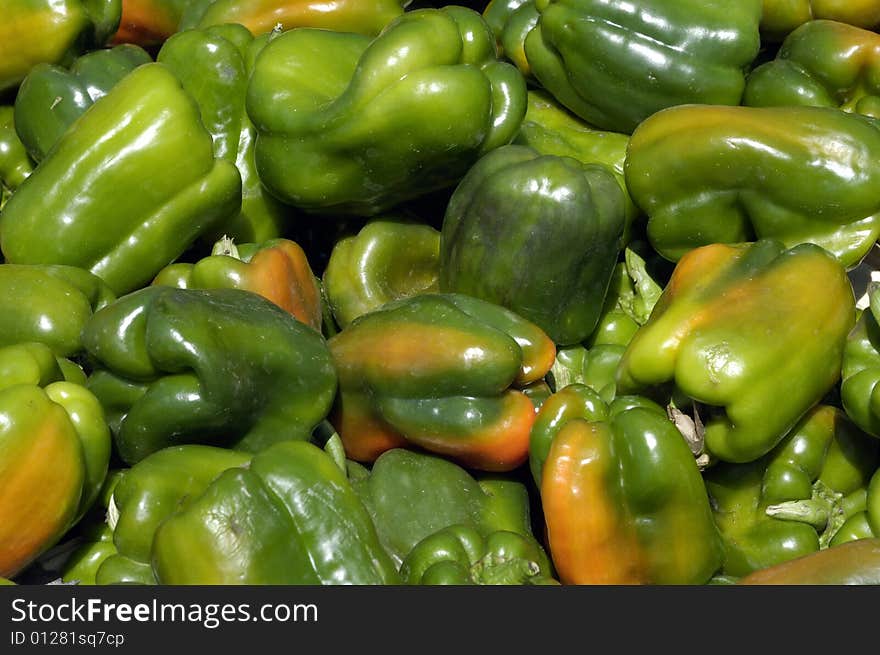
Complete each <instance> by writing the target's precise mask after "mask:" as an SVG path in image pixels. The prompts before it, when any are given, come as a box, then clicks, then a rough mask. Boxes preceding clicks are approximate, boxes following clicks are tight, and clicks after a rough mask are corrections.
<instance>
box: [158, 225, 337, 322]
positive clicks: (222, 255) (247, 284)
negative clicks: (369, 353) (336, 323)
mask: <svg viewBox="0 0 880 655" xmlns="http://www.w3.org/2000/svg"><path fill="white" fill-rule="evenodd" d="M152 284H154V285H165V286H171V287H176V288H178V289H244V290H245V291H251V292H253V293H257V294H259V295H261V296H263V297H264V298H266V299H268V300H271V301H272V302H273V303H275V304H276V305H278V306H279V307H280V308H281V309H283V310H284V311H286V312H288V313H289V314H291V315H292V316H294V317H295V318H296V319H297V320H299V321H301V322H303V323H305V324H306V325H309V326H311V327H313V328H314V329H315V330H319V331H320V329H321V321H322V306H321V290H320V289H319V286H318V280H317V278H316V277H315V274H314V273H313V272H312V267H311V266H310V265H309V260H308V257H307V256H306V253H305V251H304V250H303V249H302V247H300V245H299V244H298V243H296V242H295V241H291V240H290V239H270V240H268V241H265V242H263V243H243V244H241V245H236V244H235V243H234V242H233V241H232V239H229V238H226V237H224V238H223V239H220V240H219V241H218V242H217V243H215V244H214V247H213V249H212V250H211V254H210V255H208V256H207V257H202V258H201V259H199V260H198V261H197V262H195V263H193V264H190V263H186V262H178V263H174V264H169V265H168V266H166V267H165V268H163V269H162V270H161V271H159V273H158V274H157V275H156V277H155V278H154V279H153V282H152Z"/></svg>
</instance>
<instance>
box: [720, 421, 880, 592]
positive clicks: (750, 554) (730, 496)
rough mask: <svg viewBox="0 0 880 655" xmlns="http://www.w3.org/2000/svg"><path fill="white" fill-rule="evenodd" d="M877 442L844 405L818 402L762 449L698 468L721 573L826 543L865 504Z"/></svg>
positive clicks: (744, 571) (879, 451) (740, 571)
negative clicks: (747, 457)
mask: <svg viewBox="0 0 880 655" xmlns="http://www.w3.org/2000/svg"><path fill="white" fill-rule="evenodd" d="M878 455H880V442H878V441H877V440H876V439H872V438H871V437H870V436H868V435H866V434H865V433H864V432H862V431H861V430H859V429H858V428H857V427H856V426H855V425H854V424H853V423H852V422H851V421H850V420H849V419H848V418H847V417H846V415H845V414H844V413H843V411H842V410H840V409H838V408H835V407H832V406H830V405H818V406H816V407H815V408H813V409H812V410H810V411H809V412H808V413H807V414H806V415H805V416H804V418H803V419H801V421H800V422H799V423H798V424H797V425H796V426H795V427H794V429H793V430H792V431H791V432H790V433H789V434H788V435H787V436H786V437H785V439H783V441H782V442H780V444H779V445H778V446H776V448H774V449H773V450H772V451H771V452H770V453H768V454H767V455H765V456H764V457H762V458H760V459H758V460H755V461H754V462H748V463H745V464H724V463H719V464H717V465H715V466H712V467H710V468H709V469H708V470H706V471H705V472H704V474H703V475H704V478H705V480H706V487H707V489H708V491H709V496H710V498H711V499H712V506H713V511H714V514H715V522H716V524H717V525H718V528H719V530H720V531H721V534H722V536H723V537H724V542H725V561H724V567H723V570H722V571H723V573H725V574H728V575H733V576H744V575H748V574H749V573H751V572H752V571H756V570H759V569H763V568H767V567H770V566H774V565H776V564H779V563H781V562H784V561H787V560H790V559H794V558H796V557H800V556H802V555H806V554H809V553H812V552H814V551H817V550H819V549H820V548H827V547H828V546H829V545H830V544H831V543H832V539H833V538H834V537H835V535H836V534H837V532H838V531H839V530H840V528H841V526H842V525H844V522H845V521H846V520H847V519H849V518H850V517H851V516H853V515H855V514H856V513H858V512H861V511H864V510H865V496H866V489H867V486H868V482H869V480H870V478H871V474H872V473H873V472H874V470H875V469H876V468H877V466H878V463H880V457H878Z"/></svg>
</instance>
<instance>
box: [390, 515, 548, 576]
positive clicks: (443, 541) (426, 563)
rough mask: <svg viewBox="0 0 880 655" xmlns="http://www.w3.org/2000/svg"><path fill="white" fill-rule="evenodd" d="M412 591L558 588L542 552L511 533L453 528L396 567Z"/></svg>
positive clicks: (420, 546)
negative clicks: (417, 587)
mask: <svg viewBox="0 0 880 655" xmlns="http://www.w3.org/2000/svg"><path fill="white" fill-rule="evenodd" d="M400 576H401V578H402V580H403V582H404V583H405V584H410V585H544V584H551V585H552V584H557V582H556V580H554V579H553V577H552V574H551V572H550V570H549V566H548V564H547V560H546V554H544V553H543V552H542V551H541V549H540V546H539V545H538V544H537V542H535V541H534V540H529V539H526V538H525V537H523V536H522V535H519V534H517V533H515V532H506V531H502V530H499V531H497V532H492V533H490V534H489V535H487V536H485V537H484V536H483V535H481V534H480V533H479V531H477V530H476V529H474V528H472V527H470V526H466V525H452V526H450V527H448V528H444V529H443V530H440V531H439V532H435V533H434V534H432V535H430V536H428V537H425V538H424V539H422V540H421V541H420V542H419V543H418V544H416V546H415V548H413V549H412V550H411V551H410V552H409V554H408V555H407V556H406V559H405V560H404V561H403V564H402V565H401V567H400Z"/></svg>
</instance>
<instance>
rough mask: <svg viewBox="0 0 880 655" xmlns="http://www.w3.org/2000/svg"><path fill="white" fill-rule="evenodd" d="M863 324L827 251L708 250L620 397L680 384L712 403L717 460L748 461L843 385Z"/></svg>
mask: <svg viewBox="0 0 880 655" xmlns="http://www.w3.org/2000/svg"><path fill="white" fill-rule="evenodd" d="M854 322H855V299H854V297H853V289H852V286H851V284H850V281H849V278H848V277H847V275H846V271H845V270H844V268H843V266H842V265H841V264H840V262H839V261H838V260H837V259H836V258H835V257H834V256H833V255H831V254H830V253H829V252H828V251H826V250H824V249H822V248H820V247H819V246H816V245H813V244H801V245H799V246H795V247H794V248H791V249H788V250H786V249H785V247H784V246H783V245H782V244H781V243H779V242H778V241H771V240H763V241H758V242H755V243H750V244H738V245H724V244H714V245H709V246H703V247H702V248H697V249H695V250H691V251H690V252H688V253H687V254H686V255H685V256H684V257H682V259H681V260H679V262H678V265H677V266H676V267H675V270H674V271H673V273H672V277H671V279H670V281H669V283H668V284H667V285H666V288H665V289H664V291H663V294H662V295H661V296H660V299H659V300H658V301H657V304H656V305H655V307H654V311H653V312H652V314H651V318H650V319H649V320H648V322H647V323H646V324H645V325H644V326H642V327H641V328H640V329H639V331H638V332H637V333H636V335H635V336H634V337H633V339H632V341H630V343H629V345H628V346H627V350H626V352H625V353H624V355H623V359H622V360H621V362H620V365H619V367H618V371H617V392H618V393H622V394H631V393H652V389H653V390H661V389H663V388H664V387H666V389H665V390H664V393H666V394H668V392H669V390H668V386H669V385H670V384H674V385H675V387H677V389H678V390H679V391H680V392H681V393H683V394H684V395H686V396H687V397H689V398H692V399H693V400H695V401H697V402H698V403H702V404H703V409H702V410H701V411H700V412H699V414H700V415H701V416H702V422H703V424H704V425H705V447H706V450H707V451H708V453H709V454H710V456H712V457H716V458H718V459H721V460H724V461H728V462H749V461H752V460H755V459H757V458H759V457H761V456H762V455H765V454H766V453H768V452H770V450H772V449H773V448H774V447H775V446H776V445H777V444H778V443H779V442H780V441H781V440H782V438H783V437H784V436H785V435H786V434H787V433H788V432H789V431H790V430H791V429H792V428H793V427H794V426H795V424H796V423H797V422H798V421H799V420H800V418H801V417H802V416H803V415H804V414H805V413H806V412H807V411H808V410H809V409H810V408H811V407H813V406H814V405H815V404H817V403H818V402H819V401H820V400H821V399H822V397H823V396H824V395H825V394H826V393H827V392H829V391H831V389H832V388H833V387H834V386H835V384H837V382H838V381H839V379H840V367H841V361H842V357H843V349H844V345H845V343H846V337H847V334H848V333H849V331H850V329H851V328H852V326H853V324H854ZM768 400H769V402H768ZM679 407H680V405H679Z"/></svg>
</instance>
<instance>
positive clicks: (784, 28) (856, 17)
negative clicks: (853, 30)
mask: <svg viewBox="0 0 880 655" xmlns="http://www.w3.org/2000/svg"><path fill="white" fill-rule="evenodd" d="M818 19H827V20H833V21H838V22H841V23H847V24H849V25H855V26H856V27H862V28H866V29H871V28H874V27H877V25H880V2H878V0H763V13H762V15H761V35H762V36H763V37H764V38H765V39H767V40H768V41H773V40H776V41H781V40H782V39H783V38H784V37H785V36H786V35H788V34H789V33H790V32H792V31H794V30H795V29H796V28H797V27H798V26H800V25H803V24H804V23H806V22H809V21H811V20H818Z"/></svg>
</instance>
